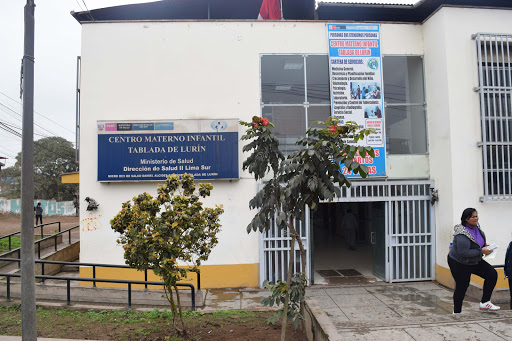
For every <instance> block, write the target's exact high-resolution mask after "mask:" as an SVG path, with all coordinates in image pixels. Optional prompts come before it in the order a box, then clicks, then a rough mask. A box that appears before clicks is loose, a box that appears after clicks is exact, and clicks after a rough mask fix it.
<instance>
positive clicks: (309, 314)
mask: <svg viewBox="0 0 512 341" xmlns="http://www.w3.org/2000/svg"><path fill="white" fill-rule="evenodd" d="M305 310H306V311H305V315H306V316H304V318H305V319H306V335H307V337H308V340H309V341H313V340H315V341H320V340H322V341H343V338H342V337H341V335H340V334H339V333H338V331H337V330H336V326H334V324H333V323H332V321H331V319H330V318H329V316H327V314H326V313H325V312H324V311H323V309H322V308H320V306H319V304H318V302H317V301H315V300H314V299H311V298H309V299H306V301H305Z"/></svg>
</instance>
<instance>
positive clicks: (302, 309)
mask: <svg viewBox="0 0 512 341" xmlns="http://www.w3.org/2000/svg"><path fill="white" fill-rule="evenodd" d="M288 228H289V229H290V232H291V233H292V234H293V235H294V236H296V238H297V243H298V244H299V250H300V264H301V268H302V273H303V274H304V278H306V250H304V244H302V239H301V237H300V236H299V234H298V233H297V231H296V230H295V229H294V226H293V224H289V225H288ZM305 285H306V286H307V285H308V283H307V278H306V284H305ZM305 296H306V292H305V288H304V292H303V293H302V297H305ZM305 308H306V307H305V306H304V300H302V301H301V302H300V314H301V315H302V316H304V313H305ZM302 323H303V325H302V326H303V327H304V321H302Z"/></svg>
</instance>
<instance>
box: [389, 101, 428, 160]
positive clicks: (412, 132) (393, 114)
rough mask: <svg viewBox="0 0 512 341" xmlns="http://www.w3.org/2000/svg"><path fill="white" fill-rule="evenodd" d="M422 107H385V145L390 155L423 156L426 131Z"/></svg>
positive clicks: (425, 150)
mask: <svg viewBox="0 0 512 341" xmlns="http://www.w3.org/2000/svg"><path fill="white" fill-rule="evenodd" d="M426 128H427V127H426V117H425V108H424V107H423V105H416V106H400V107H392V106H391V107H390V106H388V107H386V141H387V142H386V144H387V146H386V147H387V151H388V153H390V154H425V153H426V152H427V129H426Z"/></svg>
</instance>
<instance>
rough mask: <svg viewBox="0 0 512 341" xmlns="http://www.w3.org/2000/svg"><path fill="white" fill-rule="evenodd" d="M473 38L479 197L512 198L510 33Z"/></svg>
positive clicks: (477, 35)
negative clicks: (477, 99)
mask: <svg viewBox="0 0 512 341" xmlns="http://www.w3.org/2000/svg"><path fill="white" fill-rule="evenodd" d="M474 38H475V39H476V44H477V46H476V47H477V56H478V83H479V84H478V92H479V95H480V118H481V121H482V127H481V128H482V143H481V147H482V160H483V180H484V197H483V198H482V200H512V183H511V176H512V166H511V161H512V148H511V145H512V113H511V106H512V102H511V94H512V81H511V78H512V63H511V61H512V35H505V34H482V33H478V34H476V35H475V36H474Z"/></svg>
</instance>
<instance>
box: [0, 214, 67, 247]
mask: <svg viewBox="0 0 512 341" xmlns="http://www.w3.org/2000/svg"><path fill="white" fill-rule="evenodd" d="M53 224H59V232H60V221H54V222H51V223H45V224H39V225H36V226H34V229H37V228H41V234H40V235H41V239H43V238H44V233H43V228H44V227H45V226H48V225H53ZM17 234H21V231H17V232H13V233H9V234H6V235H5V236H1V237H0V240H2V239H4V238H9V251H12V250H16V249H11V238H12V237H13V236H15V235H17ZM9 251H7V252H9Z"/></svg>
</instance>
